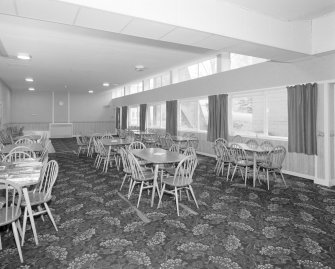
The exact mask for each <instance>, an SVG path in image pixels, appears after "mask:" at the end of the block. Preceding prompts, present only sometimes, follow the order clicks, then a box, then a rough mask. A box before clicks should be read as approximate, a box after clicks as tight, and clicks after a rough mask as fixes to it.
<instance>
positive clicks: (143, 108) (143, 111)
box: [140, 104, 147, 131]
mask: <svg viewBox="0 0 335 269" xmlns="http://www.w3.org/2000/svg"><path fill="white" fill-rule="evenodd" d="M146 114H147V104H141V105H140V131H145V119H146Z"/></svg>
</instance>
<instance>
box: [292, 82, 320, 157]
mask: <svg viewBox="0 0 335 269" xmlns="http://www.w3.org/2000/svg"><path fill="white" fill-rule="evenodd" d="M287 102H288V151H289V152H297V153H304V154H307V155H317V139H316V138H317V135H316V116H317V102H318V86H317V84H316V83H314V84H311V83H309V84H305V85H296V86H291V87H287Z"/></svg>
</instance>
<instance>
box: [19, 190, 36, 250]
mask: <svg viewBox="0 0 335 269" xmlns="http://www.w3.org/2000/svg"><path fill="white" fill-rule="evenodd" d="M22 192H23V196H24V199H25V201H26V207H27V209H28V215H29V219H30V225H31V228H32V230H33V234H34V238H35V243H36V245H38V238H37V232H36V227H35V221H34V216H33V210H32V209H31V205H30V199H29V195H28V189H27V188H23V189H22ZM24 233H25V231H23V234H24ZM23 240H24V238H22V245H23V242H24V241H23Z"/></svg>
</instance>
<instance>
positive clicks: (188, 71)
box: [173, 57, 217, 83]
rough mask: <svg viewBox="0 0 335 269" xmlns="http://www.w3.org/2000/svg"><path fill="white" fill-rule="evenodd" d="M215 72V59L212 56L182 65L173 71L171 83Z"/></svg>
mask: <svg viewBox="0 0 335 269" xmlns="http://www.w3.org/2000/svg"><path fill="white" fill-rule="evenodd" d="M216 72H217V59H216V57H215V58H212V59H209V60H204V61H202V62H199V63H196V64H192V65H189V66H184V67H181V68H178V69H176V70H174V71H173V83H178V82H182V81H186V80H190V79H195V78H198V77H204V76H208V75H212V74H214V73H216Z"/></svg>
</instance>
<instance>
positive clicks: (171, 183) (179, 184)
mask: <svg viewBox="0 0 335 269" xmlns="http://www.w3.org/2000/svg"><path fill="white" fill-rule="evenodd" d="M162 183H163V184H166V185H169V186H174V187H185V186H188V185H190V184H191V182H178V181H177V182H174V177H166V178H163V180H162Z"/></svg>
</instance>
